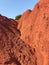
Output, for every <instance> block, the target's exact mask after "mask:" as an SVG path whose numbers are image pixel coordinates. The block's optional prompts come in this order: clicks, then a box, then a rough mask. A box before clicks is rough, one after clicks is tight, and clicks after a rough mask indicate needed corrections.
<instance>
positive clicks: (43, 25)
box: [18, 0, 49, 65]
mask: <svg viewBox="0 0 49 65" xmlns="http://www.w3.org/2000/svg"><path fill="white" fill-rule="evenodd" d="M22 16H23V15H22ZM19 21H21V22H22V23H20V24H18V29H19V30H20V32H21V36H20V38H21V39H22V40H23V41H24V42H26V43H27V44H28V43H29V45H30V46H32V47H35V48H36V51H37V56H38V60H40V61H38V64H37V65H49V59H48V58H49V0H41V1H39V3H37V4H36V5H35V7H34V9H33V10H32V11H31V13H30V14H29V16H28V17H27V18H26V19H24V20H23V19H22V20H19ZM39 51H40V52H39ZM38 52H39V53H38Z"/></svg>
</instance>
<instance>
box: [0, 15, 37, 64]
mask: <svg viewBox="0 0 49 65" xmlns="http://www.w3.org/2000/svg"><path fill="white" fill-rule="evenodd" d="M20 35H21V33H20V31H19V30H18V29H17V22H16V21H14V20H13V19H8V18H7V17H5V16H1V15H0V65H37V56H36V50H35V48H31V46H29V45H28V44H26V43H25V42H24V41H22V40H21V39H20Z"/></svg>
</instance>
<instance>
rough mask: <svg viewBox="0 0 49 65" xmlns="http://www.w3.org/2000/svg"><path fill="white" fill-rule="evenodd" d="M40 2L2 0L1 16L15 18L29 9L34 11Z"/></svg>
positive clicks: (34, 0) (0, 5)
mask: <svg viewBox="0 0 49 65" xmlns="http://www.w3.org/2000/svg"><path fill="white" fill-rule="evenodd" d="M37 2H38V0H0V14H2V15H4V16H7V17H9V18H15V16H16V15H19V14H22V13H23V12H24V11H26V10H27V9H33V7H34V5H35V4H36V3H37Z"/></svg>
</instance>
